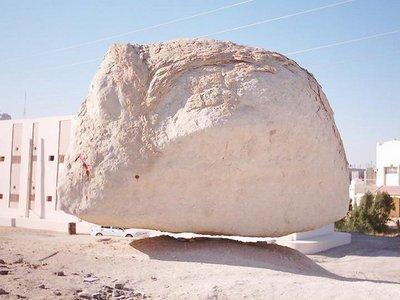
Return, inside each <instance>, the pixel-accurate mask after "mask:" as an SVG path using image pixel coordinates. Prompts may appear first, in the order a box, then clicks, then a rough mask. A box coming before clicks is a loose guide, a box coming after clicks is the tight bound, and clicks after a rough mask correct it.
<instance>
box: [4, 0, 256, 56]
mask: <svg viewBox="0 0 400 300" xmlns="http://www.w3.org/2000/svg"><path fill="white" fill-rule="evenodd" d="M254 1H255V0H246V1H242V2H238V3H234V4H230V5H225V6H222V7H218V8H215V9H211V10H207V11H204V12H200V13H197V14H194V15H190V16H186V17H181V18H177V19H173V20H170V21H166V22H162V23H158V24H155V25H151V26H147V27H142V28H139V29H135V30H131V31H126V32H122V33H117V34H114V35H110V36H106V37H103V38H99V39H96V40H92V41H87V42H84V43H80V44H75V45H71V46H67V47H63V48H58V49H53V50H48V51H43V52H40V53H36V54H33V55H31V56H28V57H24V58H15V59H11V60H7V61H5V62H7V63H8V62H13V61H18V60H21V59H25V58H31V57H37V56H42V55H47V54H52V53H57V52H62V51H67V50H71V49H76V48H81V47H84V46H88V45H92V44H96V43H100V42H103V41H108V40H112V39H114V38H117V37H122V36H127V35H130V34H133V33H138V32H142V31H146V30H150V29H156V28H159V27H163V26H167V25H171V24H175V23H179V22H182V21H186V20H190V19H194V18H197V17H202V16H206V15H210V14H213V13H216V12H218V11H221V10H225V9H229V8H233V7H236V6H239V5H243V4H247V3H250V2H254ZM3 63H4V62H3Z"/></svg>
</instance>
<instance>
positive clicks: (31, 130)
mask: <svg viewBox="0 0 400 300" xmlns="http://www.w3.org/2000/svg"><path fill="white" fill-rule="evenodd" d="M72 118H73V117H72V116H63V117H51V118H41V119H26V120H5V121H0V157H1V156H4V157H5V159H4V161H0V194H2V195H3V199H0V216H3V217H13V218H29V219H32V220H37V219H48V220H57V221H60V222H72V221H76V220H77V218H75V217H73V216H70V215H67V214H65V213H64V212H62V211H60V210H59V209H58V205H57V181H58V172H59V168H62V167H63V164H62V163H61V164H59V157H60V153H59V152H60V151H59V150H60V149H59V147H60V140H61V146H62V148H63V149H62V151H61V152H63V153H62V154H65V148H66V144H68V143H67V142H68V140H69V138H70V134H71V131H70V127H71V126H70V123H71V120H72ZM16 124H17V125H16ZM60 124H63V125H62V126H60ZM13 127H14V135H15V134H16V132H17V135H18V139H17V144H18V145H16V139H15V136H14V138H13ZM60 127H62V128H63V130H61V132H62V134H63V135H65V136H62V137H61V138H60ZM15 128H17V129H18V130H17V131H15ZM15 148H18V150H16V149H15ZM12 156H14V157H15V156H20V162H19V163H16V164H15V163H14V164H12V163H11V161H12ZM50 156H53V157H54V160H50ZM12 165H13V166H14V169H15V170H14V171H15V172H14V173H12V172H11V171H12V169H13V168H12ZM17 169H18V170H17ZM16 170H17V171H18V172H16ZM13 177H15V178H14V180H12V178H13ZM11 181H12V182H11ZM14 185H15V186H16V188H15V189H12V187H13V186H14ZM10 194H18V195H19V201H18V203H11V204H12V205H10V201H9V198H10ZM33 194H34V200H33V197H32V195H33ZM49 196H50V197H51V201H47V200H50V199H49V198H48V197H49ZM20 222H23V221H20Z"/></svg>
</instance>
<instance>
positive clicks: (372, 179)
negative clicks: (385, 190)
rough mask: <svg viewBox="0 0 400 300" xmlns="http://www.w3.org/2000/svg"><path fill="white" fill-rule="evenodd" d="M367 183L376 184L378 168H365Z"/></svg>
mask: <svg viewBox="0 0 400 300" xmlns="http://www.w3.org/2000/svg"><path fill="white" fill-rule="evenodd" d="M364 180H365V184H366V185H367V186H369V185H375V184H376V169H374V168H372V167H368V168H366V169H365V176H364Z"/></svg>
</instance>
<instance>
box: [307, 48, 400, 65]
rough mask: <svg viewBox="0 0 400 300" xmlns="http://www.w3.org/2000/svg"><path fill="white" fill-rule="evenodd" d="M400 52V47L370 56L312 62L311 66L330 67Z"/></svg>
mask: <svg viewBox="0 0 400 300" xmlns="http://www.w3.org/2000/svg"><path fill="white" fill-rule="evenodd" d="M399 53H400V49H398V50H397V51H394V52H391V53H385V54H378V55H373V56H369V57H362V58H354V59H344V60H337V61H333V62H329V63H320V64H312V65H311V67H330V66H335V65H341V64H349V63H352V62H360V61H367V60H368V61H371V60H376V59H378V58H382V57H388V56H392V55H398V54H399Z"/></svg>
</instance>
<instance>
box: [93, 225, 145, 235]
mask: <svg viewBox="0 0 400 300" xmlns="http://www.w3.org/2000/svg"><path fill="white" fill-rule="evenodd" d="M90 234H91V235H94V236H102V235H107V236H119V237H137V236H141V235H147V232H143V231H137V230H135V229H124V228H121V227H113V226H94V227H92V229H91V231H90Z"/></svg>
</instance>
